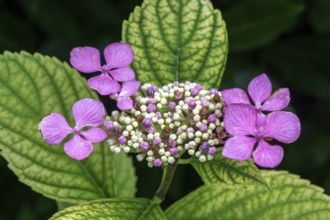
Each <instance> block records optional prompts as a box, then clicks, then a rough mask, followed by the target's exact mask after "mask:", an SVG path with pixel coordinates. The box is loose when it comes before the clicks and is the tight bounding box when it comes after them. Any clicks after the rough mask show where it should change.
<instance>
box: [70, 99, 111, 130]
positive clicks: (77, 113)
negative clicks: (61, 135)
mask: <svg viewBox="0 0 330 220" xmlns="http://www.w3.org/2000/svg"><path fill="white" fill-rule="evenodd" d="M72 114H73V117H74V119H75V121H76V127H75V128H76V129H78V130H79V129H81V128H82V127H86V126H92V127H97V126H100V125H101V124H102V123H103V122H104V117H105V110H104V107H103V104H102V102H100V101H97V100H94V99H89V98H86V99H81V100H79V101H78V102H76V103H75V104H74V105H73V106H72Z"/></svg>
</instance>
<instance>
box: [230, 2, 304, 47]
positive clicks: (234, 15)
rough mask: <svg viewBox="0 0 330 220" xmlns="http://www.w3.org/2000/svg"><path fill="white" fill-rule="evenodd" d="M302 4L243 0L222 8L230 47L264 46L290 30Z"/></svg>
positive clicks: (300, 11)
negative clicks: (224, 9)
mask: <svg viewBox="0 0 330 220" xmlns="http://www.w3.org/2000/svg"><path fill="white" fill-rule="evenodd" d="M303 11H304V5H302V4H299V3H294V2H291V1H287V0H277V1H263V0H249V1H247V0H245V1H240V2H239V3H237V4H234V6H233V7H231V8H229V9H228V10H227V11H225V12H224V18H225V19H226V22H227V26H228V36H229V39H230V50H231V51H242V50H249V49H254V48H257V47H260V46H263V45H265V44H267V43H269V42H271V41H273V40H274V39H276V38H277V37H279V36H280V35H281V34H283V33H286V32H288V31H290V30H291V29H292V28H293V27H294V25H295V24H296V23H297V20H298V19H299V18H300V15H301V14H302V12H303Z"/></svg>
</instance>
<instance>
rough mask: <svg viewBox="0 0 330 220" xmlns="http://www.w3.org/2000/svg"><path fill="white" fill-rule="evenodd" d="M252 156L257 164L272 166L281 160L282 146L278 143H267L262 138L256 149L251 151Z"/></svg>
mask: <svg viewBox="0 0 330 220" xmlns="http://www.w3.org/2000/svg"><path fill="white" fill-rule="evenodd" d="M253 158H254V162H255V163H256V164H258V165H259V166H262V167H267V168H274V167H276V166H278V165H279V164H280V163H281V161H282V158H283V148H282V147H281V146H278V145H275V146H272V145H269V144H268V143H267V142H265V141H264V140H260V141H259V144H258V146H257V149H256V150H255V151H254V152H253Z"/></svg>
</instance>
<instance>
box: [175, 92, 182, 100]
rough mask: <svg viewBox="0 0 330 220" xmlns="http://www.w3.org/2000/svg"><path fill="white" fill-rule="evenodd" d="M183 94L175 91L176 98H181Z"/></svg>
mask: <svg viewBox="0 0 330 220" xmlns="http://www.w3.org/2000/svg"><path fill="white" fill-rule="evenodd" d="M182 96H183V94H182V92H177V93H175V98H177V99H181V98H182Z"/></svg>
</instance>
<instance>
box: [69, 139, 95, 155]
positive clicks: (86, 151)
mask: <svg viewBox="0 0 330 220" xmlns="http://www.w3.org/2000/svg"><path fill="white" fill-rule="evenodd" d="M93 149H94V148H93V145H92V144H91V143H90V142H89V141H86V140H84V139H83V138H81V137H80V136H79V135H77V134H76V135H74V137H73V138H72V139H71V140H69V141H68V142H66V143H65V144H64V151H65V153H66V154H67V155H69V156H70V157H71V158H73V159H75V160H83V159H85V158H86V157H88V156H89V155H90V154H91V153H92V151H93Z"/></svg>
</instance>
